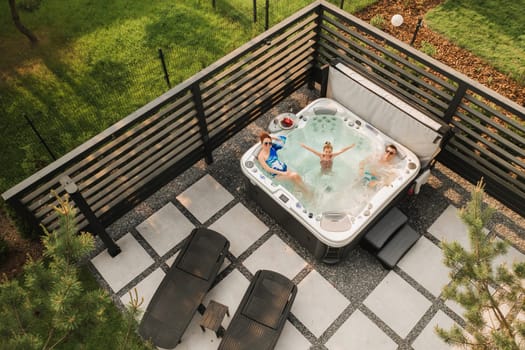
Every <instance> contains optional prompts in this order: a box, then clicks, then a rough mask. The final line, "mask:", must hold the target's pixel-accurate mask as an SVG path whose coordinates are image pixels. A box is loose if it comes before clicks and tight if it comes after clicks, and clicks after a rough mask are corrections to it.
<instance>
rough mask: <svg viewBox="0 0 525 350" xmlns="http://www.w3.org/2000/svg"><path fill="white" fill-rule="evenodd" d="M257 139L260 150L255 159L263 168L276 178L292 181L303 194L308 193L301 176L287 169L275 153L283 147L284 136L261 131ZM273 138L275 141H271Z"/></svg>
mask: <svg viewBox="0 0 525 350" xmlns="http://www.w3.org/2000/svg"><path fill="white" fill-rule="evenodd" d="M259 139H260V140H261V151H260V152H259V155H258V156H257V159H258V160H259V163H260V164H261V166H262V167H263V168H264V170H266V171H267V172H268V173H270V174H271V175H272V176H273V177H275V178H276V179H277V180H289V181H292V182H293V183H294V184H295V185H297V187H299V189H300V190H301V191H302V192H303V193H304V194H306V195H308V194H309V192H310V191H309V190H308V188H307V187H306V185H305V184H304V182H303V179H302V178H301V176H300V175H299V174H297V173H295V172H293V171H290V170H288V166H287V165H286V163H284V162H283V161H281V160H280V159H279V156H278V155H277V151H278V150H280V149H281V148H283V144H284V143H285V142H286V137H285V136H280V137H274V136H270V134H268V133H267V132H262V133H261V135H260V136H259ZM274 140H275V141H277V142H273V141H274Z"/></svg>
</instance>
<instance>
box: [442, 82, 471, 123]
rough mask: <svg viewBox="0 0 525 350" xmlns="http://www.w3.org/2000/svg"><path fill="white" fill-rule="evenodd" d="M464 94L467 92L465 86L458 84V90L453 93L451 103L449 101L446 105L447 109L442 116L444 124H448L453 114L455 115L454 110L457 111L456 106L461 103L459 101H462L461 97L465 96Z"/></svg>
mask: <svg viewBox="0 0 525 350" xmlns="http://www.w3.org/2000/svg"><path fill="white" fill-rule="evenodd" d="M465 92H467V85H465V84H464V83H462V82H460V83H459V86H458V88H457V89H456V92H455V93H454V97H453V98H452V101H450V104H449V105H448V108H447V110H446V111H445V113H444V115H443V120H444V121H445V122H446V123H450V121H451V120H452V117H453V116H454V113H456V110H457V109H458V106H459V104H460V103H461V100H462V99H463V96H465Z"/></svg>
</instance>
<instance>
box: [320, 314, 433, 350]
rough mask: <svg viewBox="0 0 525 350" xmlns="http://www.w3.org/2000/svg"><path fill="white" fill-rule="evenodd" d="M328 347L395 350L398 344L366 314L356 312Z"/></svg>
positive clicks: (340, 349) (358, 349)
mask: <svg viewBox="0 0 525 350" xmlns="http://www.w3.org/2000/svg"><path fill="white" fill-rule="evenodd" d="M326 347H327V348H328V349H330V350H365V349H370V350H395V349H397V344H396V343H395V342H394V341H393V340H392V339H390V337H389V336H388V335H386V334H385V333H384V332H383V331H382V330H381V329H380V328H379V327H378V326H377V325H376V324H375V323H374V322H372V321H371V320H370V319H369V318H368V317H366V315H365V314H363V313H362V312H361V311H359V310H356V311H355V312H354V313H353V314H352V315H351V316H350V317H349V318H348V320H346V321H345V323H343V324H342V325H341V327H339V329H338V330H337V331H336V332H335V334H334V335H333V336H332V337H331V338H330V339H328V341H327V342H326ZM429 349H430V348H429Z"/></svg>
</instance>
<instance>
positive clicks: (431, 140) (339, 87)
mask: <svg viewBox="0 0 525 350" xmlns="http://www.w3.org/2000/svg"><path fill="white" fill-rule="evenodd" d="M327 97H330V98H332V99H334V100H336V101H337V102H339V103H341V104H342V105H343V106H345V107H346V108H348V109H349V110H350V111H352V112H353V113H355V114H356V115H358V116H359V117H360V118H362V119H364V120H365V121H367V122H368V123H370V124H371V125H373V126H374V127H375V128H377V129H379V130H381V131H382V132H383V133H384V134H386V135H388V136H389V137H390V138H392V139H393V140H396V142H398V143H400V144H402V145H404V146H406V147H408V148H409V149H410V150H411V151H412V152H414V153H415V154H416V155H417V156H418V158H419V160H420V162H421V166H422V167H425V166H426V165H427V164H428V163H429V162H430V161H431V160H432V159H434V157H435V156H436V155H437V154H438V153H439V151H440V149H441V146H442V145H441V143H442V140H443V139H444V138H443V132H444V130H443V128H444V126H443V125H442V123H439V122H438V121H436V120H434V119H433V118H430V117H429V116H427V115H425V114H424V113H422V112H421V111H419V110H417V109H415V108H414V107H412V106H411V105H409V104H408V103H406V102H404V101H402V100H400V99H399V98H398V97H396V96H394V95H393V94H391V93H389V92H388V91H386V90H384V89H383V88H382V87H380V86H378V85H377V84H375V83H373V82H372V81H370V80H368V79H366V78H365V77H363V76H362V75H360V74H358V73H357V72H355V71H354V70H352V69H350V68H348V67H347V66H345V65H343V64H341V63H338V64H337V65H336V66H335V67H330V71H329V77H328V87H327Z"/></svg>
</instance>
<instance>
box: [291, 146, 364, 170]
mask: <svg viewBox="0 0 525 350" xmlns="http://www.w3.org/2000/svg"><path fill="white" fill-rule="evenodd" d="M354 146H355V143H353V144H351V145H350V146H346V147H344V148H343V149H341V150H340V151H338V152H334V147H333V146H332V143H331V142H330V141H326V142H325V143H324V145H323V153H321V152H317V151H316V150H315V149H313V148H311V147H309V146H307V145H305V144H304V143H301V147H303V148H304V149H306V150H308V151H310V152H312V153H313V154H315V155H316V156H318V157H319V159H320V162H319V163H320V164H321V172H322V173H323V174H326V173H330V172H331V171H332V165H333V163H334V158H335V157H337V156H338V155H340V154H341V153H344V152H346V151H348V150H349V149H351V148H352V147H354Z"/></svg>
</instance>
